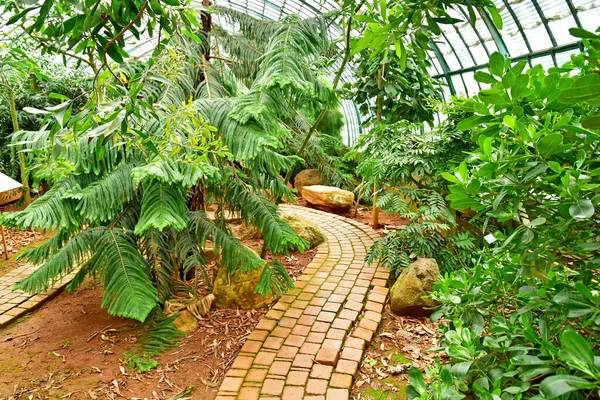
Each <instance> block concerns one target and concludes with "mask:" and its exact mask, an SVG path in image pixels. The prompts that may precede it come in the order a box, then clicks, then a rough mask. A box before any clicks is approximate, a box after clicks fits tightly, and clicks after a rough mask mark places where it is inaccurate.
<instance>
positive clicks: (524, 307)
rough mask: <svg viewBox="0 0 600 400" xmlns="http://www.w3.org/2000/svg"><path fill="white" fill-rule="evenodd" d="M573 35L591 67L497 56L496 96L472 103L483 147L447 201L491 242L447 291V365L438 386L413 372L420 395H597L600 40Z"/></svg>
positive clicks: (468, 122) (449, 277)
mask: <svg viewBox="0 0 600 400" xmlns="http://www.w3.org/2000/svg"><path fill="white" fill-rule="evenodd" d="M573 32H574V33H575V34H579V35H582V36H583V37H585V38H589V39H590V40H586V42H585V44H586V46H587V48H588V54H587V56H586V57H584V56H575V57H573V58H572V61H571V62H569V63H567V64H565V65H564V66H563V67H562V68H551V69H549V70H548V71H544V69H543V68H542V67H541V66H535V67H533V68H531V69H529V70H527V71H525V67H526V65H525V63H516V64H515V65H511V63H510V61H509V60H505V59H504V57H502V55H500V54H499V53H495V54H493V55H492V56H491V59H490V63H489V71H488V72H482V71H480V72H477V73H476V74H475V79H477V80H478V81H479V82H482V83H487V84H490V88H489V89H484V90H482V91H480V93H479V94H478V96H476V97H474V98H472V99H468V100H466V101H464V102H462V103H461V108H462V109H463V110H464V111H466V112H468V113H471V114H472V115H471V116H470V117H468V118H465V119H464V120H462V121H461V122H460V123H459V124H458V126H457V128H458V129H459V130H461V131H464V132H470V134H471V135H472V136H473V139H474V140H475V142H476V143H477V148H476V149H474V151H473V152H472V153H471V154H470V155H469V156H468V157H466V158H465V159H464V161H462V162H461V163H460V165H459V166H458V167H457V168H454V169H451V170H449V171H448V172H446V173H444V174H443V176H444V177H445V178H446V179H447V180H448V181H449V182H451V183H452V184H451V185H450V186H449V191H450V194H449V195H448V196H447V200H449V201H450V204H451V206H452V207H453V208H455V209H458V210H471V211H472V212H473V213H475V215H474V217H473V220H474V221H477V222H478V226H480V227H481V232H482V234H483V235H485V238H486V242H487V243H488V245H487V246H485V247H482V249H481V251H480V252H479V254H478V256H477V257H478V258H479V259H478V261H477V263H475V265H474V267H473V268H470V269H463V270H458V271H455V272H451V273H448V274H446V275H444V276H443V278H442V280H441V281H440V282H439V283H438V284H437V285H436V286H435V288H434V293H433V297H434V298H435V299H437V300H438V301H439V302H440V303H441V307H440V309H439V310H438V311H437V312H436V313H435V314H434V315H433V316H432V317H433V318H434V319H439V318H442V317H443V318H445V319H446V320H447V321H448V323H447V324H442V325H440V326H441V329H442V331H443V337H442V340H441V348H440V349H438V350H439V351H442V352H444V353H445V354H446V356H447V357H448V358H449V362H448V363H447V364H444V365H442V364H440V363H438V364H437V365H436V366H434V367H433V368H431V369H430V370H429V371H428V373H429V376H428V378H427V380H428V381H429V382H430V384H428V385H426V384H425V379H424V377H423V376H422V375H421V372H420V371H418V370H413V371H411V376H410V381H411V386H410V387H409V389H408V390H407V393H408V394H409V398H412V399H442V398H444V399H461V398H468V397H473V396H475V397H476V398H481V399H500V398H501V399H522V398H532V399H533V398H535V399H553V398H561V399H569V398H570V399H584V398H597V397H598V394H599V392H598V390H599V389H600V385H599V382H600V365H599V364H598V361H597V360H598V357H597V356H596V351H597V348H598V345H599V344H600V335H599V334H598V332H599V331H600V318H599V317H598V316H599V315H600V309H599V304H600V295H599V292H598V288H599V286H598V279H597V270H598V264H599V263H600V242H599V241H598V240H599V238H600V237H599V233H598V232H599V230H598V228H599V227H600V220H599V219H598V218H597V215H596V209H597V208H598V204H599V201H600V185H598V184H597V183H595V178H594V177H595V176H597V175H599V174H600V161H599V154H600V153H599V149H598V145H597V144H598V143H599V139H600V134H598V132H597V131H596V130H595V129H596V128H598V127H599V126H598V125H596V123H595V117H596V113H597V108H596V105H598V104H599V103H598V99H600V91H598V89H597V88H598V87H599V86H598V83H600V76H599V75H597V74H596V73H595V68H596V67H597V60H598V57H597V51H596V50H595V49H596V48H598V43H599V39H600V36H598V35H596V34H593V33H590V32H582V31H581V30H574V31H573ZM586 60H587V61H586ZM577 71H579V75H577V76H572V75H573V74H574V73H576V72H577Z"/></svg>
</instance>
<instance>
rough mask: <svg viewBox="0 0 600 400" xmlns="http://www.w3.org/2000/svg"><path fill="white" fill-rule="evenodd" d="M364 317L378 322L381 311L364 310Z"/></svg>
mask: <svg viewBox="0 0 600 400" xmlns="http://www.w3.org/2000/svg"><path fill="white" fill-rule="evenodd" d="M365 319H370V320H371V321H375V322H376V323H378V324H379V323H380V322H381V313H378V312H374V311H367V312H365Z"/></svg>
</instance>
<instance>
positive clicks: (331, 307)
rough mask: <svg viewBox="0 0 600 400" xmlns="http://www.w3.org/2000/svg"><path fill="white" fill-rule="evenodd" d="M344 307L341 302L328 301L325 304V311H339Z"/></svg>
mask: <svg viewBox="0 0 600 400" xmlns="http://www.w3.org/2000/svg"><path fill="white" fill-rule="evenodd" d="M341 307H342V304H341V303H327V304H325V305H324V306H323V311H330V312H334V313H336V312H338V311H339V310H340V308H341Z"/></svg>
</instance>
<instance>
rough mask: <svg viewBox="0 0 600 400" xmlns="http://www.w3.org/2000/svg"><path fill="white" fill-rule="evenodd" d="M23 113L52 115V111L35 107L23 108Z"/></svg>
mask: <svg viewBox="0 0 600 400" xmlns="http://www.w3.org/2000/svg"><path fill="white" fill-rule="evenodd" d="M23 111H25V112H28V113H29V114H50V111H46V110H40V109H39V108H34V107H23Z"/></svg>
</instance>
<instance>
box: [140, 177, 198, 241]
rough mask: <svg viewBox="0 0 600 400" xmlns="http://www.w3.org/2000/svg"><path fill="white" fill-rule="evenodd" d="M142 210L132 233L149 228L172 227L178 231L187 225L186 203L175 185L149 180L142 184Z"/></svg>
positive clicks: (141, 231)
mask: <svg viewBox="0 0 600 400" xmlns="http://www.w3.org/2000/svg"><path fill="white" fill-rule="evenodd" d="M142 186H143V196H142V211H141V212H140V216H139V220H138V223H137V225H136V226H135V231H134V233H135V234H136V235H139V236H141V235H143V234H144V233H146V232H147V231H148V230H149V229H157V230H158V231H162V230H163V229H164V228H166V227H172V228H173V229H175V230H176V231H180V230H182V229H184V228H185V227H186V226H187V215H186V212H187V204H186V200H185V197H184V195H183V192H182V191H181V189H179V188H178V187H177V186H174V185H167V184H166V183H163V182H159V181H156V180H150V181H148V182H145V183H144V184H143V185H142Z"/></svg>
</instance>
